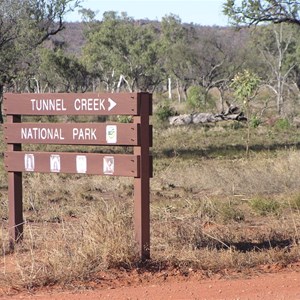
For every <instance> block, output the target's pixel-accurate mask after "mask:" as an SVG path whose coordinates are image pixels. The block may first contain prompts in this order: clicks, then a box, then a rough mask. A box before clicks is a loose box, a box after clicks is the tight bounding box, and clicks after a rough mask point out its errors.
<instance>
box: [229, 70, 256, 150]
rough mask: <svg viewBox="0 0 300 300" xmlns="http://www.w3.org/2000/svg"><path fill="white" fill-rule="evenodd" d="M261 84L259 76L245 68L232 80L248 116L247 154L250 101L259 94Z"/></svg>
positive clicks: (232, 85)
mask: <svg viewBox="0 0 300 300" xmlns="http://www.w3.org/2000/svg"><path fill="white" fill-rule="evenodd" d="M259 84H260V79H259V77H258V76H257V75H256V74H255V73H252V72H250V71H249V70H244V71H243V72H239V73H238V74H236V75H235V76H234V78H233V80H232V83H231V87H232V88H233V90H234V94H235V96H236V97H237V98H238V99H239V100H240V101H241V102H242V103H243V104H244V108H245V111H246V118H247V139H246V155H247V156H248V155H249V144H250V121H251V119H250V118H251V107H250V101H251V100H253V99H254V98H255V96H256V94H257V90H258V87H259Z"/></svg>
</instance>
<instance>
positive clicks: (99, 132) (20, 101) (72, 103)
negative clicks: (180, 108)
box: [3, 93, 152, 259]
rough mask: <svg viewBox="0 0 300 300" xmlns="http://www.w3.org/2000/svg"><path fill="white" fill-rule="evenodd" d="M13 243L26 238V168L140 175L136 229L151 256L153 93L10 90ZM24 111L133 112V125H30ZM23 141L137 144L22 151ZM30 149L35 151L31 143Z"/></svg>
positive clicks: (6, 128) (47, 113)
mask: <svg viewBox="0 0 300 300" xmlns="http://www.w3.org/2000/svg"><path fill="white" fill-rule="evenodd" d="M3 108H4V113H5V114H6V123H5V124H4V138H5V141H6V143H7V151H6V152H5V158H4V161H5V168H6V170H7V171H8V202H9V231H10V245H14V243H15V242H17V241H19V240H21V239H22V237H23V223H24V219H23V186H22V173H23V172H42V173H54V174H57V173H70V174H91V175H105V176H127V177H133V178H134V224H135V225H134V227H135V237H136V241H137V246H138V247H139V252H140V255H141V259H149V258H150V176H151V174H152V159H151V158H150V154H149V151H150V150H149V148H150V147H151V146H152V133H151V131H152V127H151V125H150V124H149V116H150V115H151V114H152V96H151V94H148V93H116V94H114V93H113V94H105V93H76V94H74V93H70V94H69V93H53V94H50V93H49V94H30V93H28V94H12V93H6V94H4V101H3ZM23 115H29V116H30V115H32V116H43V115H44V116H53V115H130V116H133V123H130V124H122V123H114V124H110V123H29V122H22V116H23ZM23 144H63V145H87V146H89V145H99V146H100V145H106V146H133V147H132V148H133V154H115V153H109V154H98V153H90V152H89V151H88V147H85V149H86V152H85V153H74V152H39V151H30V150H27V151H22V145H23ZM26 149H30V148H29V147H26Z"/></svg>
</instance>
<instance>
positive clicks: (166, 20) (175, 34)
mask: <svg viewBox="0 0 300 300" xmlns="http://www.w3.org/2000/svg"><path fill="white" fill-rule="evenodd" d="M160 30H161V37H160V41H161V45H162V51H161V55H162V58H163V64H164V69H165V71H166V73H167V74H166V75H167V77H168V78H169V87H168V88H169V90H171V86H170V85H171V82H172V80H175V81H176V86H177V94H178V100H179V102H180V101H181V91H183V93H184V97H185V99H186V98H187V94H186V93H187V89H188V86H189V85H191V83H192V80H193V78H192V77H193V75H192V74H191V71H192V69H193V67H192V64H193V56H194V52H193V50H192V44H193V43H194V42H195V36H194V32H193V30H192V29H190V28H187V27H184V26H183V25H182V24H181V19H180V18H179V17H178V16H176V15H173V14H170V15H167V16H165V17H163V18H162V21H161V28H160ZM169 93H170V92H169Z"/></svg>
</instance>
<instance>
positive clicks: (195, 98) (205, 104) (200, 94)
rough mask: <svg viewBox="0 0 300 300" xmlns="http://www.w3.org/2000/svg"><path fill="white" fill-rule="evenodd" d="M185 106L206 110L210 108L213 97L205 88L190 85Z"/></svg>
mask: <svg viewBox="0 0 300 300" xmlns="http://www.w3.org/2000/svg"><path fill="white" fill-rule="evenodd" d="M187 106H188V107H189V108H191V109H193V110H200V111H201V110H203V111H204V110H207V109H209V108H212V106H213V99H212V97H211V95H209V94H208V93H207V92H206V90H205V88H203V87H201V86H191V87H190V88H189V89H188V90H187Z"/></svg>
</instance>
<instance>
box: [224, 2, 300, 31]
mask: <svg viewBox="0 0 300 300" xmlns="http://www.w3.org/2000/svg"><path fill="white" fill-rule="evenodd" d="M237 2H238V1H236V0H227V1H226V2H225V4H224V9H223V12H224V14H225V15H227V16H228V17H229V18H230V19H231V20H232V23H233V24H234V25H257V24H259V23H262V22H272V23H275V24H278V23H290V24H297V25H299V26H300V2H299V1H296V0H242V2H241V4H237ZM239 2H240V1H239Z"/></svg>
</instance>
